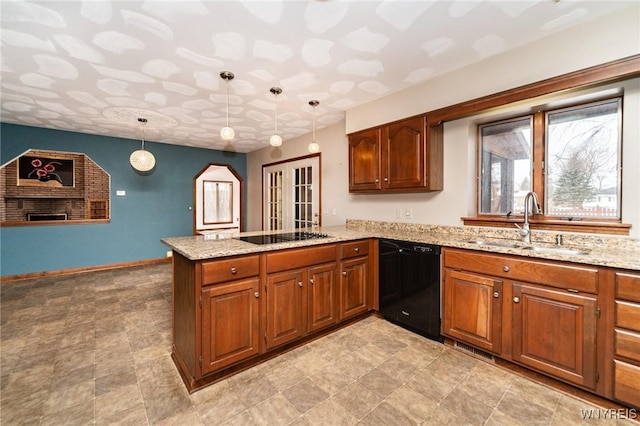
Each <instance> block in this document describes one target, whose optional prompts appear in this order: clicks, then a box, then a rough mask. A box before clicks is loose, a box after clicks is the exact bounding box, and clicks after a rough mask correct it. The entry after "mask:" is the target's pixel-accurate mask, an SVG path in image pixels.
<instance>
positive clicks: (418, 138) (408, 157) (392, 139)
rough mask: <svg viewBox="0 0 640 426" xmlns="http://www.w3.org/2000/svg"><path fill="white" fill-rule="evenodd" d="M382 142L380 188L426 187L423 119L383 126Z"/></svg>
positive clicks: (418, 118)
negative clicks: (381, 182) (381, 185)
mask: <svg viewBox="0 0 640 426" xmlns="http://www.w3.org/2000/svg"><path fill="white" fill-rule="evenodd" d="M382 140H383V144H382V147H383V153H382V161H383V167H382V169H383V176H382V177H383V188H385V189H387V188H388V189H412V188H423V187H425V185H426V174H425V142H426V140H425V118H424V117H417V118H411V119H408V120H403V121H400V122H397V123H393V124H390V125H388V126H386V127H385V128H384V131H383V137H382Z"/></svg>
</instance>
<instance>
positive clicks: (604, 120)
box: [545, 99, 620, 219]
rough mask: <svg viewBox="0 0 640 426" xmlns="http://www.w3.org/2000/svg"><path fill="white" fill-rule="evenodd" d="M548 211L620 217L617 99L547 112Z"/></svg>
mask: <svg viewBox="0 0 640 426" xmlns="http://www.w3.org/2000/svg"><path fill="white" fill-rule="evenodd" d="M546 184H547V187H546V191H545V194H546V202H545V209H546V211H545V214H547V215H549V216H562V217H567V218H572V217H576V216H577V217H593V218H611V219H616V218H619V217H620V99H613V100H608V101H604V102H597V103H593V104H588V105H581V106H579V107H573V108H567V109H563V110H560V111H554V112H550V113H548V114H547V182H546Z"/></svg>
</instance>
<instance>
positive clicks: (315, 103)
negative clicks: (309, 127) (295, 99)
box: [309, 101, 320, 154]
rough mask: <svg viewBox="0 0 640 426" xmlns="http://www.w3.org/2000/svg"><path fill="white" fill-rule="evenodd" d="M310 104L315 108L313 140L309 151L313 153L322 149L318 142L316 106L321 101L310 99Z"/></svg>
mask: <svg viewBox="0 0 640 426" xmlns="http://www.w3.org/2000/svg"><path fill="white" fill-rule="evenodd" d="M309 105H311V107H312V108H313V132H312V133H311V134H312V140H311V143H310V144H309V152H310V153H312V154H315V153H316V152H319V151H320V145H318V144H317V143H316V107H317V106H318V105H320V102H319V101H309Z"/></svg>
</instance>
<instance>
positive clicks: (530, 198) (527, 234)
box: [514, 191, 542, 244]
mask: <svg viewBox="0 0 640 426" xmlns="http://www.w3.org/2000/svg"><path fill="white" fill-rule="evenodd" d="M529 202H532V204H533V213H531V214H540V213H542V210H541V209H540V202H539V201H538V196H537V195H536V193H535V192H533V191H530V192H527V195H525V196H524V224H523V225H522V226H520V225H518V224H517V223H514V225H515V226H516V227H517V228H518V229H519V230H520V237H521V238H522V241H523V242H525V243H527V244H529V243H531V229H530V228H529Z"/></svg>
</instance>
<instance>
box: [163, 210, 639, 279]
mask: <svg viewBox="0 0 640 426" xmlns="http://www.w3.org/2000/svg"><path fill="white" fill-rule="evenodd" d="M289 231H293V230H282V231H278V232H289ZM314 232H321V233H325V234H328V235H329V237H328V238H320V239H311V240H304V241H293V242H283V243H276V244H264V245H258V244H252V243H248V242H244V241H241V240H237V239H234V238H233V237H237V236H241V235H242V236H245V235H247V236H248V235H263V234H271V233H276V232H274V231H268V232H261V231H258V232H243V233H240V234H232V235H229V234H226V235H224V234H223V235H221V236H220V239H215V237H216V235H215V234H211V237H213V238H207V237H205V236H202V235H198V236H188V237H173V238H163V239H162V240H161V241H162V242H163V243H164V244H166V245H168V246H169V247H170V248H171V249H173V250H174V251H176V252H177V253H180V254H181V255H183V256H185V257H186V258H187V259H190V260H204V259H215V258H221V257H227V256H236V255H242V254H251V253H263V252H268V251H273V250H282V249H288V248H296V247H310V246H314V245H319V244H330V243H338V242H344V241H352V240H357V239H361V238H385V239H396V240H403V241H413V242H416V243H426V244H436V245H440V246H443V247H457V248H462V249H470V250H477V251H485V252H491V253H502V254H513V255H518V256H525V257H531V258H538V259H549V260H559V261H567V262H574V263H581V264H587V265H594V266H608V267H612V268H620V269H629V270H635V271H640V240H636V239H632V238H628V237H617V236H595V235H591V234H577V233H562V235H563V244H562V246H561V247H560V248H562V249H574V250H581V251H586V252H588V254H584V255H567V254H562V253H557V252H553V253H552V252H538V251H533V250H530V249H526V248H524V247H526V246H527V245H526V244H525V243H523V242H521V241H520V238H519V234H518V230H517V229H516V230H511V229H503V228H484V227H470V226H464V227H463V226H438V225H421V224H407V223H392V222H376V221H362V220H351V219H349V220H347V223H346V225H345V226H331V227H322V228H317V229H314ZM531 235H532V238H531V239H532V243H531V245H534V246H538V247H551V248H553V247H555V235H556V233H553V232H546V231H535V230H534V231H533V232H532V234H531ZM476 240H482V241H485V242H488V243H491V242H498V243H509V244H517V245H518V247H516V248H512V247H501V246H494V245H489V244H476V243H471V242H470V241H476Z"/></svg>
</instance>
